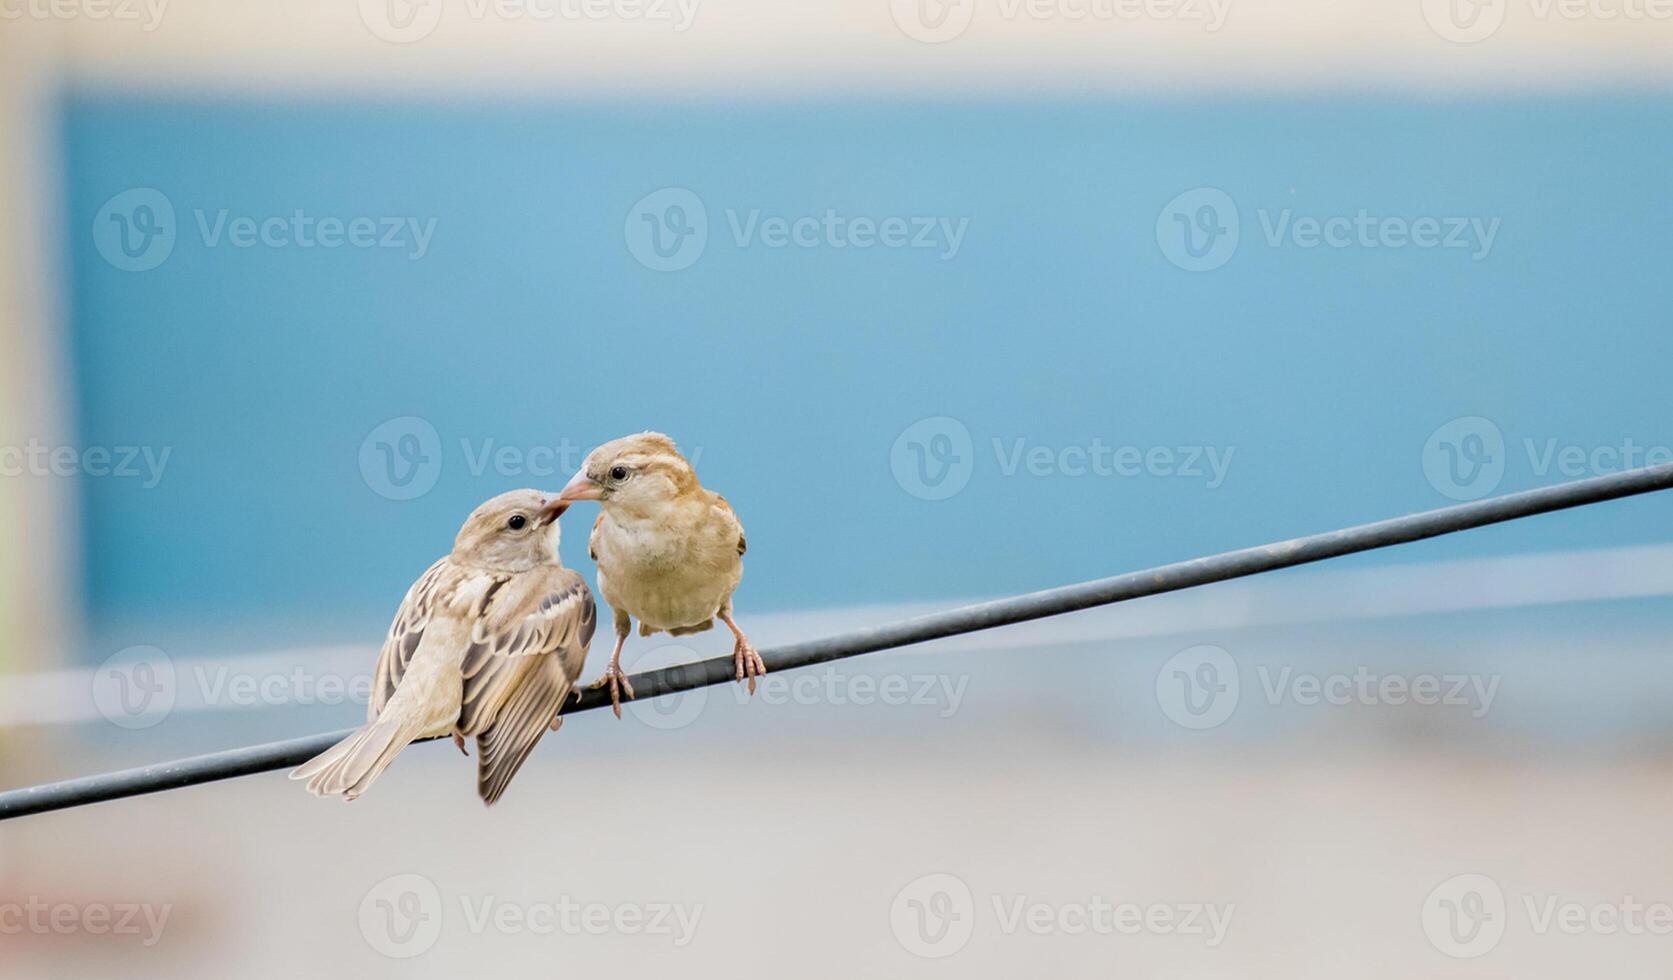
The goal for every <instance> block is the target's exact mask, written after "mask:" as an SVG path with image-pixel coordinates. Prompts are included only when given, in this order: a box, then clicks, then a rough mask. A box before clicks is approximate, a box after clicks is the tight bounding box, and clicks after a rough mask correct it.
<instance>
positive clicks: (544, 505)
mask: <svg viewBox="0 0 1673 980" xmlns="http://www.w3.org/2000/svg"><path fill="white" fill-rule="evenodd" d="M568 508H569V504H568V503H566V502H564V501H562V500H560V499H559V498H558V495H556V494H550V493H541V492H540V491H538V490H513V491H511V492H510V493H502V494H500V495H499V496H498V497H495V498H494V499H492V500H490V501H488V502H487V503H485V504H483V505H482V506H480V507H478V508H477V509H476V510H475V511H473V512H472V513H471V516H470V517H469V519H467V520H466V521H465V526H464V527H462V528H460V529H459V537H458V538H456V539H455V540H454V542H453V559H454V561H456V562H458V563H459V564H461V565H466V566H469V567H472V568H484V569H489V570H491V571H496V572H526V571H528V570H530V569H532V568H537V567H539V566H541V565H545V564H548V563H555V562H557V560H558V518H559V516H561V515H562V514H563V512H564V511H565V510H567V509H568Z"/></svg>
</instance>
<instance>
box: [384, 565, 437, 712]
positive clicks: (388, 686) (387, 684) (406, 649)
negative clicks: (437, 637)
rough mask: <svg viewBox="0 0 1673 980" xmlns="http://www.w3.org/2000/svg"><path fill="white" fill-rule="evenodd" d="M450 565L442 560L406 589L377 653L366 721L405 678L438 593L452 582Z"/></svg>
mask: <svg viewBox="0 0 1673 980" xmlns="http://www.w3.org/2000/svg"><path fill="white" fill-rule="evenodd" d="M452 572H453V565H452V562H450V561H448V559H446V558H443V559H441V560H440V561H438V562H436V563H435V564H434V565H431V566H430V567H429V568H428V569H427V570H425V572H424V574H423V575H420V576H419V577H418V581H416V582H414V583H413V584H412V588H410V589H408V590H407V595H406V598H405V599H403V600H401V607H400V608H399V609H397V610H396V611H395V621H394V622H393V623H391V624H390V626H389V635H388V636H386V637H385V638H384V641H383V649H382V650H381V651H379V653H378V666H377V670H376V672H375V673H374V674H373V675H372V699H371V703H370V704H369V705H368V706H367V712H366V720H367V721H377V720H378V715H379V714H381V713H382V712H383V706H384V705H386V704H388V703H389V699H390V698H392V697H394V696H395V689H396V688H397V687H399V686H400V685H401V678H402V677H405V676H406V673H407V667H408V665H410V664H411V663H412V658H413V654H415V653H417V652H418V647H419V644H421V643H423V642H424V630H425V629H426V628H427V627H428V626H429V625H430V619H431V617H432V616H434V615H435V613H436V610H437V608H438V607H439V606H440V605H441V603H442V601H443V597H442V593H443V592H444V591H446V589H447V587H448V585H449V584H450V583H451V582H452V580H453V579H454V577H455V576H454V575H453V574H451V573H452Z"/></svg>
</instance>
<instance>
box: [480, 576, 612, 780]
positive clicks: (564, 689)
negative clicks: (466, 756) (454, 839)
mask: <svg viewBox="0 0 1673 980" xmlns="http://www.w3.org/2000/svg"><path fill="white" fill-rule="evenodd" d="M553 578H554V580H553V582H552V583H551V584H552V588H551V589H549V590H548V591H546V592H545V593H544V594H542V595H540V596H539V598H538V599H536V600H535V601H533V602H532V603H531V605H532V607H533V608H532V611H531V612H530V613H528V614H527V615H526V616H523V617H522V618H521V619H519V620H517V621H515V622H514V623H513V624H510V625H508V626H506V627H504V628H502V630H501V633H500V635H498V636H495V637H482V638H480V639H479V640H478V641H477V642H474V643H472V644H471V647H470V648H469V650H467V652H466V655H465V676H466V678H467V681H466V685H465V703H464V708H463V709H462V710H461V711H460V713H459V730H460V731H461V732H464V733H465V734H475V735H476V736H477V740H476V744H477V792H478V793H479V794H480V795H481V797H482V800H483V802H485V803H487V804H489V805H492V804H493V803H494V802H496V801H497V800H498V799H499V798H500V796H501V795H502V794H503V793H504V792H505V788H506V786H507V785H509V784H510V782H511V777H512V776H514V775H516V773H517V770H518V769H519V768H521V767H522V765H523V762H524V760H526V759H527V758H528V756H529V753H530V752H531V751H533V750H534V747H535V744H536V743H538V742H539V741H540V737H541V736H542V735H544V734H545V733H546V732H547V731H548V730H553V729H555V728H556V727H557V722H558V711H559V709H561V708H562V707H563V702H564V699H565V698H567V697H568V696H569V693H570V691H571V690H573V689H574V686H575V678H576V677H578V676H580V673H581V665H582V664H583V663H585V661H586V659H587V646H588V645H589V644H590V643H591V642H592V638H593V633H594V631H595V630H596V628H597V625H598V608H597V605H596V604H595V603H594V601H593V597H592V591H591V590H589V589H588V588H587V584H586V582H585V581H584V580H583V579H582V578H581V576H579V575H577V574H576V573H574V572H571V571H569V570H567V569H561V570H558V571H557V574H555V575H554V577H553Z"/></svg>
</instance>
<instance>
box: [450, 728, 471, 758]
mask: <svg viewBox="0 0 1673 980" xmlns="http://www.w3.org/2000/svg"><path fill="white" fill-rule="evenodd" d="M453 744H454V745H457V746H459V754H460V755H462V756H464V757H465V758H467V759H468V758H470V755H471V754H470V752H468V751H466V749H465V736H463V735H461V734H459V733H458V732H454V733H453Z"/></svg>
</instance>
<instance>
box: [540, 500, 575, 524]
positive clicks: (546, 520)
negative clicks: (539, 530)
mask: <svg viewBox="0 0 1673 980" xmlns="http://www.w3.org/2000/svg"><path fill="white" fill-rule="evenodd" d="M568 509H569V501H567V500H565V499H563V498H562V497H553V498H552V499H551V500H549V501H547V502H546V506H544V507H542V508H540V513H539V514H537V515H536V516H537V517H538V518H539V520H540V523H542V524H553V523H556V522H557V519H558V518H560V517H562V516H563V512H564V511H566V510H568Z"/></svg>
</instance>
